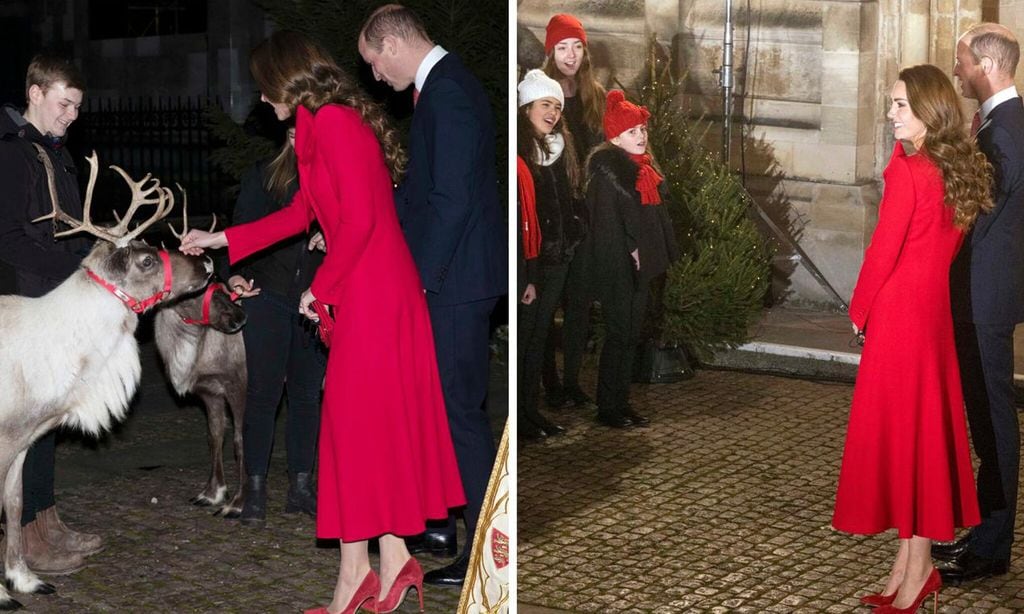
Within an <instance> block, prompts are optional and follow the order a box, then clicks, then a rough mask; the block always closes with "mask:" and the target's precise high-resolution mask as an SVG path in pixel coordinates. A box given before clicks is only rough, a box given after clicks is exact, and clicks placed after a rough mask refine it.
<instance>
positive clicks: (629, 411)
mask: <svg viewBox="0 0 1024 614" xmlns="http://www.w3.org/2000/svg"><path fill="white" fill-rule="evenodd" d="M621 413H622V415H623V416H625V417H626V418H629V421H630V422H632V423H633V426H647V425H648V424H650V423H651V421H650V420H648V419H647V418H644V417H643V416H641V415H640V414H638V413H636V411H635V410H634V409H633V408H632V407H631V406H629V405H627V406H626V408H625V409H623V410H622V412H621Z"/></svg>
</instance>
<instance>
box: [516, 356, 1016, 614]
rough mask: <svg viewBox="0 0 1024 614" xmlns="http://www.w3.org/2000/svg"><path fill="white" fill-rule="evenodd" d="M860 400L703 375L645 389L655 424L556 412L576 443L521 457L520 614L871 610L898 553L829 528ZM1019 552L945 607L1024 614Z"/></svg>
mask: <svg viewBox="0 0 1024 614" xmlns="http://www.w3.org/2000/svg"><path fill="white" fill-rule="evenodd" d="M590 375H591V376H593V373H590ZM588 383H589V385H590V388H589V389H591V390H592V389H593V380H591V381H589V382H588ZM584 389H588V388H587V387H586V386H585V388H584ZM852 390H853V388H852V386H850V385H847V384H833V383H822V382H812V381H802V380H796V379H786V378H780V377H771V376H764V375H750V374H744V373H737V372H725V371H705V370H701V371H698V372H697V376H696V377H695V378H694V379H692V380H689V381H684V382H680V383H677V384H655V385H637V386H634V387H633V393H632V402H633V404H634V407H635V408H636V409H637V410H638V411H639V412H640V413H642V414H644V415H646V416H648V417H649V418H650V419H651V425H650V426H649V427H648V428H643V429H631V430H614V429H609V428H605V427H601V426H598V425H597V424H596V423H595V422H594V421H593V416H592V415H591V412H589V411H587V412H582V411H579V410H574V409H564V410H558V411H548V412H547V415H548V416H550V417H551V418H552V419H554V420H555V421H557V422H559V423H560V424H562V425H563V426H567V427H568V428H569V433H568V434H567V435H566V436H564V437H561V438H557V439H550V440H548V441H546V442H543V443H539V444H528V445H520V446H519V457H518V471H519V473H518V476H519V477H518V488H519V493H518V539H519V545H518V575H517V579H518V602H519V604H520V612H524V613H525V612H539V611H542V610H540V609H534V608H531V607H530V606H529V605H524V604H532V605H534V606H543V607H547V608H557V609H559V610H568V611H576V612H662V613H670V612H671V613H676V612H716V613H717V612H751V613H755V612H808V613H809V612H849V611H858V610H859V611H863V612H867V611H868V610H867V609H866V608H859V607H858V602H857V597H858V596H859V595H861V594H863V593H864V592H866V591H867V590H868V589H871V590H872V591H874V590H880V589H881V588H882V584H881V581H882V579H883V578H884V577H885V575H886V573H887V571H888V567H887V566H888V565H889V564H890V563H891V558H892V557H893V556H895V552H896V547H897V544H896V538H895V534H894V533H892V532H890V533H888V534H884V535H881V536H873V537H858V536H850V535H846V534H841V533H838V532H835V531H833V530H832V529H831V528H830V520H831V513H832V504H833V496H834V494H835V485H836V480H837V477H838V472H839V462H840V458H841V454H842V445H843V438H844V429H845V427H846V419H847V412H848V409H849V403H850V397H851V394H852ZM1022 525H1024V521H1022V520H1018V523H1017V526H1018V531H1020V530H1021V527H1022ZM1022 537H1024V536H1021V535H1020V533H1018V536H1017V543H1018V544H1020V543H1024V539H1022ZM1017 552H1018V555H1017V558H1016V560H1015V561H1014V563H1013V565H1012V568H1011V570H1010V573H1009V574H1007V575H1005V576H1003V577H1000V578H997V579H989V580H986V581H984V582H981V583H977V584H975V585H973V586H971V587H970V588H966V587H965V588H952V587H950V588H946V589H944V590H943V591H942V594H941V596H940V601H939V605H940V611H942V612H951V613H952V612H998V613H1011V612H1022V611H1024V557H1021V556H1020V554H1019V552H1020V549H1019V548H1018V549H1017Z"/></svg>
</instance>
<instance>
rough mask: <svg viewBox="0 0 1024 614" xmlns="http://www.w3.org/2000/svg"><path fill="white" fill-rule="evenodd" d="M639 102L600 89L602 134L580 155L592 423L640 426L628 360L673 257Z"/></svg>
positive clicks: (668, 221)
mask: <svg viewBox="0 0 1024 614" xmlns="http://www.w3.org/2000/svg"><path fill="white" fill-rule="evenodd" d="M649 117H650V113H649V112H648V111H647V109H646V108H644V107H640V106H637V105H635V104H632V103H631V102H629V101H627V100H626V99H625V96H624V94H623V93H622V92H621V91H619V90H612V91H611V92H609V93H608V98H607V104H606V106H605V116H604V130H605V137H606V138H607V139H608V140H607V141H606V142H605V143H604V144H602V145H600V146H598V147H597V148H596V149H595V150H594V152H593V153H592V154H591V155H590V158H589V160H588V161H587V188H586V194H587V196H586V206H587V213H588V215H589V219H590V220H591V226H590V232H591V236H592V241H589V242H588V243H589V244H590V245H591V246H592V249H593V253H592V254H589V255H588V256H589V257H590V258H592V261H593V264H594V284H595V289H596V292H597V297H598V300H599V301H600V302H601V310H602V313H603V315H604V322H605V339H604V347H603V348H602V350H601V361H600V367H599V371H598V380H597V406H598V414H597V418H598V422H600V423H602V424H605V425H607V426H611V427H617V428H622V427H626V426H642V425H644V424H646V423H647V419H646V418H644V417H643V416H641V415H640V414H638V413H637V412H636V411H635V410H634V409H633V408H632V407H631V406H630V405H629V384H630V381H631V379H632V374H633V359H634V355H635V353H636V346H637V344H638V342H639V341H640V332H641V328H642V326H643V322H644V317H645V314H646V311H647V308H648V298H649V295H650V285H651V281H652V280H654V279H655V278H657V277H659V276H660V275H663V274H664V273H665V272H666V271H667V270H668V267H669V265H671V264H672V262H674V261H675V260H677V259H678V258H679V248H678V247H677V245H676V241H675V234H674V232H673V229H672V221H671V219H670V218H669V215H668V211H667V209H666V207H664V206H662V204H661V203H662V196H661V193H660V189H659V188H660V186H661V183H662V176H661V174H660V173H659V172H658V170H657V168H656V163H655V162H654V160H653V158H652V157H651V155H650V153H648V152H647V120H648V118H649Z"/></svg>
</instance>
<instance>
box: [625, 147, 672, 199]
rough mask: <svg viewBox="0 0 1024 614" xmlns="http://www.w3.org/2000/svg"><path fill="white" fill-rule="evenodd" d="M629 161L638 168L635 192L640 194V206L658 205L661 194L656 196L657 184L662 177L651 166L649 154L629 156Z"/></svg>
mask: <svg viewBox="0 0 1024 614" xmlns="http://www.w3.org/2000/svg"><path fill="white" fill-rule="evenodd" d="M629 159H630V160H632V161H633V162H636V163H637V166H639V167H640V172H639V173H637V176H636V191H637V192H640V204H642V205H660V204H661V194H658V184H659V183H661V181H662V179H664V177H662V176H661V175H659V174H658V171H656V170H654V167H653V166H651V154H648V153H645V154H629Z"/></svg>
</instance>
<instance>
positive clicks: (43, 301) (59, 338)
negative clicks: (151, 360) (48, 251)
mask: <svg viewBox="0 0 1024 614" xmlns="http://www.w3.org/2000/svg"><path fill="white" fill-rule="evenodd" d="M38 149H39V158H40V160H41V161H42V163H43V166H44V167H45V171H46V174H47V184H48V188H49V193H50V198H51V200H52V204H53V211H52V213H50V214H49V215H46V216H43V217H42V218H39V219H37V220H35V221H36V222H38V221H41V220H44V219H51V220H53V224H54V236H55V237H63V236H67V235H72V234H75V233H80V232H84V233H88V234H90V235H93V236H95V237H97V238H99V239H101V241H99V242H98V243H97V244H96V246H95V247H94V248H93V249H92V251H91V252H90V253H89V255H88V256H86V257H85V259H84V260H83V261H82V265H81V267H80V268H79V270H78V271H76V272H75V273H73V274H72V275H71V277H69V278H68V279H67V280H65V281H64V282H63V283H61V284H60V285H59V286H57V287H56V288H55V289H54V290H52V291H51V292H49V293H47V294H45V295H43V296H41V297H38V298H27V297H19V296H0V335H2V337H3V344H0V387H2V389H3V390H4V394H3V395H0V476H2V477H3V499H2V501H3V511H4V512H5V513H6V514H7V518H8V522H7V529H6V548H5V558H4V574H5V578H6V580H7V585H8V586H9V587H10V588H12V589H13V590H15V591H17V592H23V593H52V592H53V591H54V587H53V586H52V585H50V584H47V583H45V582H43V581H42V580H40V579H39V578H38V577H37V576H36V575H35V574H34V573H33V572H32V571H30V570H29V568H28V566H27V565H26V563H25V560H24V556H23V552H22V539H21V525H20V523H19V522H18V519H19V518H20V516H21V506H22V499H21V497H22V464H23V462H24V459H25V452H26V450H27V449H28V447H29V446H30V445H31V444H32V442H33V441H35V440H36V439H37V438H39V437H40V436H41V435H43V434H44V433H46V432H48V431H49V430H51V429H53V428H55V427H57V426H61V425H66V426H70V427H74V428H78V429H80V430H82V431H85V432H86V433H89V434H92V435H98V434H100V433H101V432H102V431H104V430H105V429H108V428H109V427H110V425H111V423H112V422H113V421H115V420H120V419H122V418H123V417H124V415H125V412H126V410H127V408H128V403H129V401H130V400H131V398H132V397H133V396H134V394H135V390H136V388H137V386H138V383H139V378H140V375H141V367H140V363H139V351H138V345H137V343H136V341H135V329H136V327H137V325H138V316H139V314H140V313H143V312H144V311H146V310H148V309H149V308H151V307H153V306H154V305H156V304H157V303H159V302H161V301H164V300H169V299H173V298H175V297H177V296H180V295H184V294H189V293H193V292H196V291H198V290H200V289H201V288H203V287H204V286H205V285H206V283H207V281H208V279H209V277H210V274H211V273H212V271H213V263H212V262H211V261H210V259H209V258H196V257H188V256H184V255H182V254H180V253H178V252H177V251H174V252H168V251H167V250H164V249H157V248H155V247H151V246H149V245H146V244H145V243H143V242H141V241H136V240H135V239H136V238H137V237H138V236H139V235H140V234H141V233H142V232H143V231H144V230H145V229H146V228H148V227H149V226H151V225H153V224H154V223H156V222H157V221H158V220H160V219H162V218H164V217H166V216H167V214H168V213H169V212H170V211H171V208H172V207H173V206H174V196H173V194H172V193H171V191H170V190H169V189H168V188H165V187H162V186H161V185H160V182H159V180H157V179H155V178H151V176H150V175H148V174H147V175H146V176H145V177H144V178H143V179H142V180H140V181H133V180H132V179H131V178H130V177H129V176H128V174H127V173H125V172H124V171H123V170H122V169H120V168H118V167H116V166H112V167H111V168H113V169H114V170H115V171H116V172H117V173H118V174H120V175H121V177H123V178H124V180H125V181H126V182H127V183H128V185H129V186H130V188H131V204H130V206H129V207H128V211H127V213H126V214H125V215H124V217H123V218H121V219H120V220H119V222H118V223H117V224H116V225H115V226H113V227H109V228H108V227H103V226H97V225H95V224H93V223H92V221H91V220H90V205H91V200H92V192H93V187H94V185H95V183H96V175H97V172H98V160H97V158H96V155H95V153H94V154H93V155H92V156H91V157H89V158H87V160H88V162H89V166H90V174H89V182H88V187H87V189H86V196H85V200H84V203H83V214H82V219H81V220H78V219H75V218H74V217H73V216H71V215H68V214H67V213H65V212H64V211H63V210H62V209H61V207H60V204H59V200H58V198H57V191H56V187H55V182H54V169H53V165H52V163H51V161H50V158H49V157H48V156H47V154H46V153H45V152H44V151H43V150H42V148H38ZM144 206H145V207H150V206H151V207H152V208H153V212H152V214H151V215H150V216H149V217H148V218H147V219H146V220H145V221H143V222H142V223H140V224H138V225H136V226H135V227H134V228H130V226H131V223H132V219H133V217H134V216H135V215H136V213H138V211H139V210H140V208H142V207H144ZM58 223H60V224H64V225H66V226H67V227H68V229H66V230H58V226H57V224H58ZM20 605H21V604H19V603H18V602H17V601H16V600H14V599H13V598H12V597H11V596H10V594H9V593H8V592H7V589H5V588H4V587H3V586H0V609H14V608H17V607H20Z"/></svg>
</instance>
